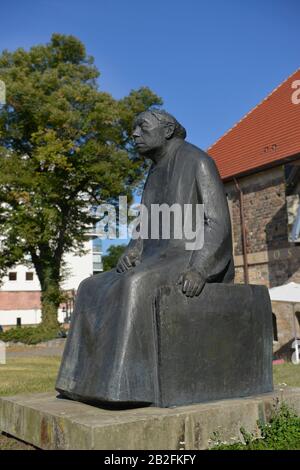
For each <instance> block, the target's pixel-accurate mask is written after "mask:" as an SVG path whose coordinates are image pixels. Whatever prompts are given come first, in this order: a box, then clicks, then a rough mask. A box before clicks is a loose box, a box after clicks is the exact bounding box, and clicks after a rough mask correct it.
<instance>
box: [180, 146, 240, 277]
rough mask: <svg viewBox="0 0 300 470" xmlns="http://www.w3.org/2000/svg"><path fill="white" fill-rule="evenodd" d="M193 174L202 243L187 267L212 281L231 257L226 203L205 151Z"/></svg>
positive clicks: (218, 180) (223, 192) (193, 252)
mask: <svg viewBox="0 0 300 470" xmlns="http://www.w3.org/2000/svg"><path fill="white" fill-rule="evenodd" d="M195 176H196V189H197V197H198V203H202V204H203V209H204V243H203V246H202V248H200V249H198V250H194V251H192V255H191V258H190V261H189V266H188V267H189V268H190V269H195V270H196V271H198V272H199V273H200V274H201V275H202V277H203V278H204V279H205V280H206V281H213V280H214V279H217V278H218V275H220V274H221V273H222V272H223V271H224V270H225V269H226V267H227V266H228V264H229V263H230V261H231V259H232V238H231V223H230V215H229V209H228V203H227V199H226V195H225V191H224V186H223V183H222V181H221V178H220V175H219V172H218V170H217V167H216V164H215V162H214V160H213V159H212V158H211V157H209V156H208V155H207V154H204V155H203V156H202V157H201V158H200V159H199V163H198V164H197V169H196V175H195ZM202 229H203V225H202Z"/></svg>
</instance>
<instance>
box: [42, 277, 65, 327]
mask: <svg viewBox="0 0 300 470" xmlns="http://www.w3.org/2000/svg"><path fill="white" fill-rule="evenodd" d="M41 303H42V324H43V325H44V326H47V327H51V328H52V327H53V328H55V327H58V326H59V322H58V319H57V314H58V308H59V304H60V289H59V281H57V282H53V281H52V282H48V283H47V285H46V286H42V295H41Z"/></svg>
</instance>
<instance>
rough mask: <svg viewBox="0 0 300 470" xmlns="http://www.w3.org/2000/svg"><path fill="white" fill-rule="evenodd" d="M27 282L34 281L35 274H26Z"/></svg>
mask: <svg viewBox="0 0 300 470" xmlns="http://www.w3.org/2000/svg"><path fill="white" fill-rule="evenodd" d="M26 281H33V273H31V272H29V273H26Z"/></svg>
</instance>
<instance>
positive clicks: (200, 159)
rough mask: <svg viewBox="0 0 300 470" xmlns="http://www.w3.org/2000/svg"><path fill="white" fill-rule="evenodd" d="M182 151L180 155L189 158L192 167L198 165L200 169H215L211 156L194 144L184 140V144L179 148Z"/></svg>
mask: <svg viewBox="0 0 300 470" xmlns="http://www.w3.org/2000/svg"><path fill="white" fill-rule="evenodd" d="M180 150H181V152H182V153H183V155H182V157H183V158H185V159H188V160H189V163H190V164H191V165H193V167H196V168H197V167H199V168H200V169H201V168H202V169H207V170H209V169H211V170H213V171H215V168H216V164H215V161H214V159H213V158H212V157H210V156H209V155H208V153H206V152H205V151H204V150H202V149H200V148H199V147H196V145H193V144H190V143H189V142H184V145H183V146H182V147H181V148H180Z"/></svg>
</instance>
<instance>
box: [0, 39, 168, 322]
mask: <svg viewBox="0 0 300 470" xmlns="http://www.w3.org/2000/svg"><path fill="white" fill-rule="evenodd" d="M98 76H99V72H98V70H97V69H96V67H95V65H94V63H93V58H92V57H90V56H87V54H86V51H85V47H84V45H83V44H82V43H81V42H80V41H79V40H78V39H77V38H75V37H73V36H65V35H60V34H53V35H52V38H51V41H50V42H49V43H47V44H45V45H39V46H35V47H32V48H31V49H30V50H29V51H25V50H24V49H21V48H20V49H17V50H16V51H14V52H8V51H3V52H2V54H1V55H0V79H1V80H3V82H4V83H5V85H6V93H7V96H6V105H4V106H3V107H2V110H1V112H0V223H1V248H0V274H2V275H3V274H4V273H5V272H6V271H7V269H8V268H9V267H11V266H12V265H14V264H16V263H19V262H24V261H26V260H30V261H32V263H33V265H34V267H35V270H36V273H37V275H38V278H39V281H40V284H41V294H42V295H41V298H42V321H43V323H44V324H46V325H55V324H56V322H57V308H58V306H59V303H60V300H61V292H60V282H61V280H62V277H63V255H64V253H65V252H70V251H74V250H82V249H83V241H84V239H85V236H86V235H85V234H86V232H87V230H88V229H89V228H90V227H91V224H93V222H94V220H93V218H92V217H91V215H90V212H89V210H88V208H89V207H90V206H91V204H94V205H97V204H100V203H102V202H104V201H105V202H109V203H113V204H114V203H116V200H117V198H118V196H119V195H127V197H128V198H129V201H130V199H131V196H132V191H133V189H134V188H135V187H136V185H137V184H138V183H139V182H140V181H141V179H142V177H143V172H144V170H145V167H144V166H143V164H141V162H140V161H139V160H138V157H137V156H136V155H135V153H134V149H133V145H132V140H131V137H130V130H131V127H132V121H133V118H134V116H135V115H136V114H137V113H139V112H142V111H144V110H146V109H147V108H149V107H150V106H153V105H159V104H161V100H160V98H158V97H157V96H156V95H155V94H154V93H153V92H151V90H149V89H148V88H146V87H144V88H141V89H139V90H134V91H131V93H130V94H129V95H128V96H127V97H125V98H123V99H121V100H116V99H114V98H113V97H112V96H111V95H110V94H108V93H105V92H103V91H100V90H99V89H98V83H97V78H98ZM128 156H129V158H128Z"/></svg>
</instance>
